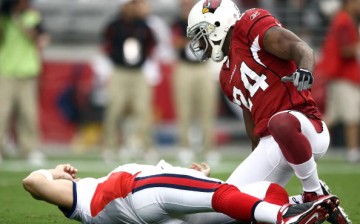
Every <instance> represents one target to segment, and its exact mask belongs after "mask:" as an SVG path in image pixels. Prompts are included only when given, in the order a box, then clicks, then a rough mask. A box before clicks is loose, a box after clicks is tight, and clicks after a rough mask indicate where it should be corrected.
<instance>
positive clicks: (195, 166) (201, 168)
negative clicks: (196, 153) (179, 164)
mask: <svg viewBox="0 0 360 224" xmlns="http://www.w3.org/2000/svg"><path fill="white" fill-rule="evenodd" d="M190 169H194V170H197V171H199V172H201V173H203V174H204V175H205V176H207V177H209V176H210V172H211V168H210V166H209V165H208V164H206V163H205V162H202V163H201V164H198V163H192V164H191V166H190Z"/></svg>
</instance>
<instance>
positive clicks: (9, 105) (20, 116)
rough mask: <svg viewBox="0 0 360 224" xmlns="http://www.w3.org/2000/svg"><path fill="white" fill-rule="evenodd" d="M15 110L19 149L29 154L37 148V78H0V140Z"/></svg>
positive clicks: (4, 134)
mask: <svg viewBox="0 0 360 224" xmlns="http://www.w3.org/2000/svg"><path fill="white" fill-rule="evenodd" d="M14 109H16V110H17V120H16V130H17V136H18V142H19V148H21V149H22V150H24V151H25V152H26V153H29V152H30V151H32V150H35V149H37V148H38V146H39V126H38V78H37V77H32V78H7V77H1V76H0V139H1V140H2V139H3V138H4V137H5V136H6V134H7V131H8V127H9V121H10V118H11V115H12V114H13V112H14Z"/></svg>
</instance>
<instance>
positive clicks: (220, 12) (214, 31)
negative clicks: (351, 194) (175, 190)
mask: <svg viewBox="0 0 360 224" xmlns="http://www.w3.org/2000/svg"><path fill="white" fill-rule="evenodd" d="M187 33H188V36H189V37H190V38H191V39H192V42H191V44H190V48H191V50H192V51H193V53H194V55H195V56H196V57H197V58H198V59H199V60H201V61H204V60H207V59H209V58H212V60H214V61H215V62H222V61H223V59H224V57H225V56H227V58H226V61H225V62H224V64H223V67H222V69H221V73H220V85H221V88H222V90H223V92H224V94H225V95H226V96H227V97H228V98H229V99H230V100H231V101H232V102H234V103H235V104H237V105H239V106H240V107H241V108H242V109H243V116H244V120H245V126H246V130H247V133H248V135H249V137H250V139H251V141H252V143H253V149H254V151H253V152H252V153H251V154H250V155H249V156H248V157H247V159H246V160H244V161H243V162H242V163H241V164H240V165H239V166H238V167H237V169H236V170H235V171H234V172H233V173H232V175H231V176H230V177H229V179H228V181H227V182H228V183H231V184H234V185H236V186H238V187H240V186H243V185H245V184H249V183H252V182H256V181H261V180H267V181H272V182H276V183H279V184H280V185H282V186H284V185H285V184H286V183H287V182H288V181H289V180H290V178H291V177H292V175H293V173H295V175H296V176H297V177H298V179H299V180H300V181H301V183H302V186H303V190H304V193H303V195H302V198H300V199H301V200H302V201H305V202H306V201H312V200H315V199H316V198H318V197H319V196H321V195H323V194H326V193H327V192H324V190H323V189H322V185H321V184H320V180H319V177H318V173H317V168H316V162H315V160H317V159H319V158H321V157H322V156H323V155H324V154H325V153H326V151H327V149H328V146H329V141H330V137H329V132H328V129H327V127H326V124H325V123H324V122H323V120H322V116H321V114H320V112H319V110H318V108H317V107H316V104H315V102H314V100H313V98H312V96H311V92H310V89H311V85H312V83H313V75H312V71H313V67H314V61H315V60H314V52H313V50H312V49H311V48H310V47H309V46H308V45H307V44H306V43H305V42H304V41H303V40H301V39H300V38H299V37H298V36H297V35H296V34H294V33H293V32H291V31H289V30H287V29H285V28H284V27H283V26H282V25H281V23H280V22H279V21H278V20H277V19H276V18H274V16H273V15H271V14H270V13H269V12H268V11H266V10H264V9H259V8H253V9H249V10H247V11H245V12H244V13H242V14H240V11H239V9H238V8H237V7H236V5H235V4H234V3H233V2H232V1H231V0H201V1H199V2H198V3H197V4H196V5H195V6H194V7H193V9H192V11H191V12H190V14H189V18H188V30H187ZM335 215H338V216H339V217H340V219H342V220H341V222H333V223H349V221H348V220H347V218H346V214H345V213H344V214H343V213H336V214H335ZM336 219H338V217H336Z"/></svg>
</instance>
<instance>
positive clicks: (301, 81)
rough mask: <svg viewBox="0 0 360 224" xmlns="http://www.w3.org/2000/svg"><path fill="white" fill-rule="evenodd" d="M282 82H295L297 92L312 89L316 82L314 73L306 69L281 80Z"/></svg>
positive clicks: (298, 70)
mask: <svg viewBox="0 0 360 224" xmlns="http://www.w3.org/2000/svg"><path fill="white" fill-rule="evenodd" d="M281 81H282V82H293V83H294V86H296V87H297V91H302V90H307V89H310V88H311V85H312V84H313V82H314V77H313V75H312V73H311V72H310V71H308V70H306V69H302V68H301V69H297V70H296V72H294V73H293V74H291V75H289V76H284V77H282V78H281Z"/></svg>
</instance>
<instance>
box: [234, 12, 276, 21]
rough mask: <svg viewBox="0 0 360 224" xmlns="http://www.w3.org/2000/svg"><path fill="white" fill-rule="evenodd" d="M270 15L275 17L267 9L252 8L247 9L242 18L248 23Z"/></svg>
mask: <svg viewBox="0 0 360 224" xmlns="http://www.w3.org/2000/svg"><path fill="white" fill-rule="evenodd" d="M268 16H271V17H273V16H272V14H271V13H270V12H269V11H267V10H265V9H260V8H252V9H248V10H246V11H245V12H244V13H243V14H242V15H241V17H240V20H243V21H244V22H247V23H254V22H256V21H258V20H259V19H262V18H264V17H268Z"/></svg>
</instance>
